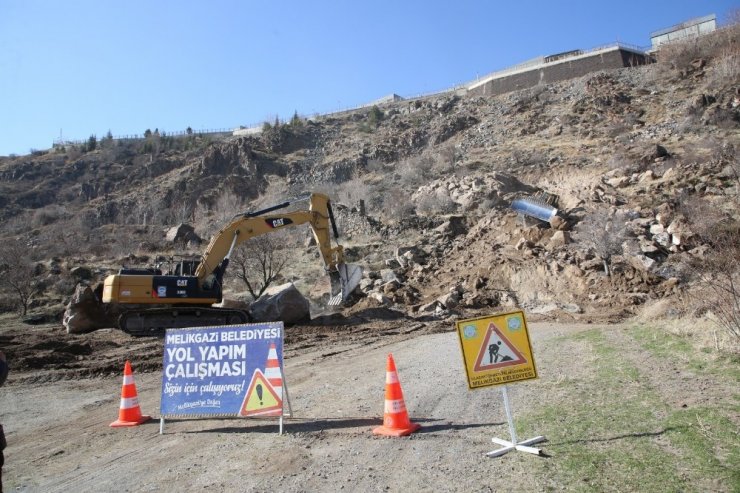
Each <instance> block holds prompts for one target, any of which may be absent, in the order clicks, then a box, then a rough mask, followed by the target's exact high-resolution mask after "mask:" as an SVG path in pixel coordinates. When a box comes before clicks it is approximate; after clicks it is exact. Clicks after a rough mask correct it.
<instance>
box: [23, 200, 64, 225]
mask: <svg viewBox="0 0 740 493" xmlns="http://www.w3.org/2000/svg"><path fill="white" fill-rule="evenodd" d="M66 217H68V214H67V209H66V208H64V207H63V206H60V205H57V204H51V205H47V206H45V207H42V208H41V209H36V210H35V211H34V213H33V218H32V219H31V225H32V226H33V227H34V228H38V227H39V226H47V225H49V224H52V223H55V222H57V221H58V220H60V219H63V218H66Z"/></svg>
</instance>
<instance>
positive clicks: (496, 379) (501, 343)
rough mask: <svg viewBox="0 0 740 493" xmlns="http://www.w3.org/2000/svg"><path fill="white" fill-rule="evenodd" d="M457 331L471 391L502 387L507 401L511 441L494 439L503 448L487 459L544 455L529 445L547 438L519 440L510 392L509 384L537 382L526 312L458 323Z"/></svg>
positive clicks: (507, 418)
mask: <svg viewBox="0 0 740 493" xmlns="http://www.w3.org/2000/svg"><path fill="white" fill-rule="evenodd" d="M456 327H457V335H458V337H459V340H460V349H461V350H462V355H463V362H464V364H465V373H466V375H467V377H468V388H469V389H470V390H473V389H478V388H483V387H490V386H494V385H499V386H501V393H502V394H503V397H504V409H505V410H506V420H507V422H508V424H509V433H510V434H511V441H508V440H502V439H500V438H494V439H493V443H496V444H498V445H501V446H502V448H500V449H497V450H492V451H490V452H488V453H487V454H486V455H487V456H488V457H500V456H502V455H504V454H506V453H507V452H510V451H512V450H519V451H521V452H527V453H530V454H535V455H542V452H541V451H540V449H538V448H535V447H530V445H533V444H535V443H539V442H543V441H545V440H546V439H545V437H544V436H538V437H534V438H530V439H529V440H524V441H522V442H520V441H519V440H518V439H517V437H516V428H515V427H514V418H513V417H512V414H511V404H509V394H508V392H507V383H514V382H518V381H522V380H529V379H533V378H537V368H536V366H535V363H534V354H533V352H532V345H531V344H530V342H529V333H528V331H527V321H526V320H525V318H524V312H523V311H521V310H516V311H513V312H508V313H500V314H498V315H491V316H485V317H478V318H472V319H468V320H459V321H458V322H457V323H456Z"/></svg>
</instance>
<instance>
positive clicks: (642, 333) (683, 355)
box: [628, 326, 740, 384]
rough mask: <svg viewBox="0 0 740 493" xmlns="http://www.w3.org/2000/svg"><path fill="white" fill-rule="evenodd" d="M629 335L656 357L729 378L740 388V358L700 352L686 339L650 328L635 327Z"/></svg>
mask: <svg viewBox="0 0 740 493" xmlns="http://www.w3.org/2000/svg"><path fill="white" fill-rule="evenodd" d="M628 333H629V335H631V336H632V337H633V338H634V339H635V340H636V341H637V342H638V343H640V346H642V348H643V349H646V350H647V351H650V353H651V354H652V355H654V356H657V357H659V358H663V359H670V360H675V361H677V362H678V363H680V364H681V365H682V366H684V367H686V368H689V369H691V370H694V371H697V372H700V373H705V374H708V375H718V376H721V377H723V378H729V379H731V381H733V382H736V383H738V384H740V364H739V363H740V355H737V354H732V353H728V354H723V353H717V352H716V351H713V350H711V349H709V348H703V349H697V348H696V347H695V346H694V345H692V344H691V340H690V339H689V338H687V337H686V336H680V335H677V334H672V333H670V332H666V331H664V330H660V329H656V328H654V327H649V326H647V327H646V326H641V327H632V328H631V329H629V330H628Z"/></svg>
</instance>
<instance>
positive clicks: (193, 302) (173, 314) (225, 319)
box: [102, 193, 362, 336]
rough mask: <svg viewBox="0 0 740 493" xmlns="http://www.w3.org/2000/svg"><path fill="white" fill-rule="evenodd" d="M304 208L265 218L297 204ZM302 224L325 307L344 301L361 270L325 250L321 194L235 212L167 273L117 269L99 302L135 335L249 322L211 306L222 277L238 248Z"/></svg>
mask: <svg viewBox="0 0 740 493" xmlns="http://www.w3.org/2000/svg"><path fill="white" fill-rule="evenodd" d="M302 201H308V202H309V204H310V205H309V209H308V210H297V211H292V212H285V213H283V214H270V213H272V212H274V211H278V210H280V209H285V208H287V207H289V206H291V205H293V204H295V203H297V202H302ZM302 224H308V225H309V226H310V227H311V230H312V232H313V235H314V238H315V239H316V244H317V245H318V248H319V250H320V251H321V256H322V258H323V260H324V266H325V270H326V272H327V273H328V274H329V279H330V281H331V297H330V299H329V305H339V304H341V303H342V302H343V301H345V300H346V299H347V297H348V296H349V295H350V294H351V293H352V291H353V290H354V289H355V288H356V287H357V285H358V284H359V283H360V280H361V279H362V268H361V267H360V266H358V265H353V264H345V263H344V250H343V247H342V245H339V244H337V245H336V246H334V247H332V246H331V238H330V231H329V228H330V227H331V229H332V232H333V234H334V238H335V239H338V238H339V234H338V232H337V227H336V222H335V221H334V214H333V213H332V209H331V202H330V200H329V197H328V196H326V195H324V194H321V193H311V194H310V195H308V196H304V197H300V198H297V199H293V200H288V201H285V202H283V203H280V204H277V205H274V206H271V207H267V208H265V209H261V210H258V211H256V212H246V213H242V214H237V215H236V216H234V218H233V219H232V220H231V222H229V223H228V224H227V225H226V226H224V227H223V228H221V230H220V231H219V232H218V233H216V235H215V236H214V237H213V238H212V239H211V242H210V243H209V245H208V247H207V248H206V251H205V253H204V254H203V256H202V259H201V260H200V261H197V260H196V261H181V262H179V263H177V264H176V266H175V268H174V269H172V271H171V272H167V273H163V272H162V271H161V270H160V269H121V270H120V271H119V272H118V274H114V275H110V276H108V277H107V278H106V279H105V282H104V285H103V299H102V301H103V303H104V304H117V305H118V308H119V309H121V311H122V315H121V316H120V318H119V320H118V325H119V328H120V329H121V330H123V331H125V332H128V333H129V334H132V335H135V336H144V335H157V334H161V333H162V332H163V330H164V329H167V328H182V327H201V326H211V325H230V324H238V323H245V322H249V321H250V320H249V316H248V315H247V313H246V312H244V311H242V310H236V309H230V308H220V307H214V306H212V305H213V304H214V303H218V302H220V301H221V300H222V296H223V277H224V272H225V271H226V267H227V266H228V264H229V258H230V256H231V254H232V252H233V251H234V248H236V247H237V246H238V245H239V244H241V243H243V242H244V241H247V240H248V239H250V238H254V237H255V236H260V235H264V234H269V233H272V232H275V231H277V230H280V229H282V228H286V227H291V226H299V225H302Z"/></svg>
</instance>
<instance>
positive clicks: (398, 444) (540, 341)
mask: <svg viewBox="0 0 740 493" xmlns="http://www.w3.org/2000/svg"><path fill="white" fill-rule="evenodd" d="M587 328H588V329H594V328H595V327H594V326H593V325H583V326H575V325H555V324H544V323H541V324H537V323H533V324H530V334H531V339H532V345H533V349H534V353H535V357H536V359H537V363H538V369H539V372H540V375H541V378H540V379H538V380H534V381H528V382H522V383H519V384H514V385H511V386H509V387H508V389H509V396H510V398H511V403H512V408H513V411H514V415H515V417H517V418H519V417H526V416H527V414H528V413H529V412H530V411H531V410H532V409H535V408H538V407H541V406H543V405H545V404H551V403H553V402H557V401H558V399H560V400H561V401H562V400H563V398H564V397H563V395H562V394H558V392H562V391H561V390H559V389H561V388H562V386H561V385H560V383H561V382H562V381H563V380H564V379H565V380H567V379H568V378H571V377H569V376H568V375H571V376H572V378H573V383H572V385H570V386H569V388H571V389H572V388H573V386H574V385H575V386H577V385H579V384H578V382H579V381H583V382H587V381H588V376H587V375H586V377H585V378H584V380H578V378H580V373H583V372H586V371H588V370H587V365H588V364H591V363H592V362H593V355H592V354H590V353H589V352H588V349H587V347H586V345H582V344H581V343H579V342H578V341H577V340H576V342H571V343H569V344H567V347H566V348H564V347H563V346H562V345H561V342H559V341H558V340H560V339H562V338H561V337H560V336H563V335H566V336H568V335H570V334H573V333H574V332H579V331H582V330H584V329H587ZM451 329H452V325H451V324H449V323H446V322H445V323H443V322H438V323H431V324H429V323H428V324H423V323H422V324H407V323H406V322H403V321H400V322H396V321H386V322H383V323H381V324H376V325H370V326H368V325H361V326H357V327H345V328H344V331H345V332H344V333H337V328H336V327H334V328H332V330H333V332H329V331H328V329H327V330H324V329H310V328H303V330H304V333H303V334H302V335H301V334H299V333H296V332H292V333H288V336H287V339H288V341H289V343H288V344H287V346H286V356H285V378H286V381H287V384H288V389H289V392H290V399H291V404H292V410H293V415H294V417H293V418H292V419H287V420H286V422H285V434H284V435H282V436H280V435H278V423H277V420H275V419H270V420H257V419H247V420H237V419H231V420H222V419H193V420H181V421H168V422H167V423H166V425H165V434H164V435H160V434H159V421H158V420H156V419H155V420H152V421H150V422H148V423H146V424H143V425H141V426H138V427H134V428H129V429H121V428H117V429H113V428H109V427H108V425H109V423H110V422H112V421H113V420H115V419H116V418H117V415H118V406H119V395H120V385H121V376H120V374H119V375H116V376H110V375H108V376H104V377H93V378H79V379H64V380H54V379H53V378H44V377H42V376H40V373H43V370H34V371H31V370H28V371H20V372H18V373H16V374H15V375H14V378H15V380H13V379H11V380H10V381H9V385H7V386H6V387H3V388H1V389H0V402H2V423H3V424H4V426H5V429H6V430H7V431H6V433H7V435H8V442H9V447H8V449H7V450H6V466H5V469H4V474H3V475H4V478H5V487H6V488H7V491H44V492H47V491H114V490H115V491H194V490H208V491H336V490H348V491H501V490H517V491H542V490H561V489H563V488H564V486H565V485H562V484H561V485H558V484H551V483H550V481H551V480H550V479H548V477H549V474H548V472H547V470H546V469H543V466H542V464H543V463H542V462H541V461H553V460H555V458H544V457H536V456H531V455H529V454H525V453H512V454H508V455H507V456H504V457H502V458H497V459H491V458H487V457H485V455H484V454H485V452H488V451H490V450H493V449H495V448H498V446H496V445H494V444H492V443H491V438H493V437H499V438H504V439H507V438H508V437H509V431H508V426H507V424H506V418H505V414H504V410H503V404H502V399H501V392H500V389H498V388H487V389H480V390H476V391H469V390H468V389H467V385H466V381H465V373H464V370H463V366H462V358H461V355H460V349H459V345H458V341H457V336H456V334H455V333H454V332H453V331H451ZM312 330H313V332H311V331H312ZM596 330H598V331H600V332H603V333H605V334H610V337H623V336H622V335H621V332H620V331H619V330H617V329H616V328H614V327H596ZM91 337H92V338H93V339H95V338H96V337H100V338H103V336H94V335H93V336H91ZM108 337H110V336H108ZM116 337H118V336H116ZM327 341H330V342H327ZM134 344H145V347H146V348H148V349H147V350H150V351H151V352H152V353H156V343H154V342H152V341H150V342H148V343H143V342H136V341H135V342H134ZM146 344H148V345H146ZM564 349H565V350H564ZM388 353H393V355H394V358H395V361H396V364H397V367H398V372H399V377H400V380H401V384H402V386H403V390H404V394H405V399H406V405H407V408H408V409H409V413H410V416H411V419H412V421H414V422H418V423H420V424H421V425H422V429H421V430H420V431H419V432H418V433H416V434H414V435H412V436H410V437H407V438H401V439H391V438H380V437H375V436H373V435H372V433H371V430H372V428H373V427H375V426H377V425H379V424H380V423H381V421H382V413H383V402H384V385H385V384H384V379H385V363H386V357H387V355H388ZM132 362H133V364H134V371H135V380H136V384H137V388H138V393H139V399H140V402H141V407H142V411H143V412H144V413H145V414H151V415H153V416H155V418H158V417H159V399H160V385H161V374H160V373H159V372H158V371H150V372H143V371H141V372H139V371H137V368H136V365H137V362H136V358H135V357H133V358H132ZM147 364H148V363H145V364H144V366H147ZM656 365H657V364H656ZM656 365H653V368H651V369H655V367H656ZM725 390H726V389H725ZM572 395H573V394H572V393H571V394H570V396H572ZM570 396H569V397H567V398H568V399H571V398H572V397H570ZM589 398H590V397H589V396H588V395H584V396H583V397H582V399H583V400H584V402H585V401H588V400H589ZM671 398H672V399H681V396H680V395H676V394H675V393H674V394H672V396H671ZM677 402H678V403H679V404H677V405H680V402H681V401H677ZM594 405H597V404H594ZM552 425H553V423H549V424H548V426H552ZM535 428H542V431H544V428H545V423H544V422H543V423H542V425H539V424H535ZM529 431H533V432H534V433H536V434H545V433H540V429H534V430H527V431H526V432H522V431H520V432H519V434H520V437H519V438H520V439H525V438H529V436H523V435H525V434H529ZM615 436H616V437H617V438H608V440H617V439H622V440H631V439H632V438H630V437H631V436H634V437H638V439H642V438H639V437H640V436H641V435H640V434H634V435H629V434H628V433H627V432H626V431H625V430H615ZM625 436H626V437H627V438H624V437H625ZM620 437H621V438H620ZM647 439H649V440H652V439H651V438H649V437H648V438H647ZM658 440H660V437H658ZM594 442H595V444H596V446H598V445H599V443H601V442H602V440H601V439H597V440H594ZM567 443H568V442H562V441H561V442H560V443H559V446H560V447H564V446H568V445H567ZM604 443H605V444H606V443H608V441H607V442H604ZM550 446H552V447H553V448H554V447H555V444H554V443H551V444H550ZM543 449H544V450H545V452H547V451H548V442H546V443H544V444H543ZM551 464H552V462H551ZM544 467H546V466H544ZM533 471H535V472H533ZM586 479H587V478H586ZM586 479H584V481H585V480H586ZM578 481H580V480H578ZM615 486H617V485H615ZM565 487H566V488H567V486H565ZM617 489H618V488H617ZM719 489H720V490H722V489H723V488H722V487H720V488H719Z"/></svg>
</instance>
